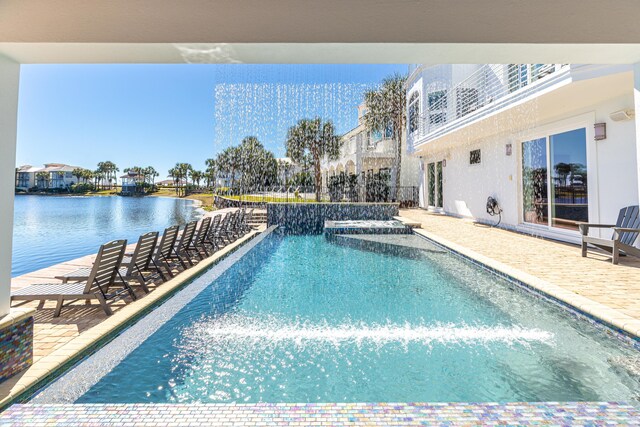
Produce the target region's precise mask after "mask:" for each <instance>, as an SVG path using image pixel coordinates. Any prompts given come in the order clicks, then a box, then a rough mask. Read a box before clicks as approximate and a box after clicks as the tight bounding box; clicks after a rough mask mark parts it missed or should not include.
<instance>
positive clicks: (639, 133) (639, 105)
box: [633, 62, 640, 245]
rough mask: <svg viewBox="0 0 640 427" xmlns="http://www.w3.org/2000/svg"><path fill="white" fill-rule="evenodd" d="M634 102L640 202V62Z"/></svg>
mask: <svg viewBox="0 0 640 427" xmlns="http://www.w3.org/2000/svg"><path fill="white" fill-rule="evenodd" d="M633 102H634V104H635V105H634V108H635V110H636V114H635V127H636V178H637V179H638V200H640V62H638V63H636V64H634V66H633ZM638 245H640V243H638Z"/></svg>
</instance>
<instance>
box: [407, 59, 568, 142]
mask: <svg viewBox="0 0 640 427" xmlns="http://www.w3.org/2000/svg"><path fill="white" fill-rule="evenodd" d="M568 68H569V67H568V65H566V64H486V65H484V66H482V67H481V68H480V69H478V71H476V72H475V73H473V74H472V75H471V76H469V77H468V78H466V79H465V80H463V81H462V82H460V83H459V84H457V85H455V86H452V87H450V88H448V89H444V90H440V91H435V92H430V93H428V94H425V96H426V102H424V104H423V105H426V112H425V113H424V114H421V115H417V116H416V118H414V119H412V118H411V111H410V113H409V119H408V121H409V127H410V128H412V127H413V132H410V138H411V142H412V143H413V145H414V146H415V145H418V144H421V143H423V142H426V141H427V140H430V139H433V138H435V137H437V136H440V135H442V134H444V133H446V132H448V131H449V130H452V129H454V128H458V127H461V126H464V125H465V124H467V123H469V122H471V121H473V120H475V119H477V118H478V117H481V116H482V115H483V113H484V114H490V113H491V112H493V111H496V110H497V109H500V108H503V107H505V106H507V105H509V104H510V103H513V102H516V101H518V100H520V99H522V98H523V97H526V96H529V95H530V94H531V93H532V91H533V90H535V88H539V87H541V83H540V81H541V80H544V81H551V79H549V77H550V76H553V75H558V73H559V72H561V71H563V70H567V69H568ZM410 110H411V107H410ZM412 120H414V121H413V123H412Z"/></svg>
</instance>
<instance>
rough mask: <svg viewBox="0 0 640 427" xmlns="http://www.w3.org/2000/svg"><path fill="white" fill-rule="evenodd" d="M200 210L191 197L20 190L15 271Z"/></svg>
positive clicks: (132, 236) (189, 216) (177, 221)
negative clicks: (37, 193)
mask: <svg viewBox="0 0 640 427" xmlns="http://www.w3.org/2000/svg"><path fill="white" fill-rule="evenodd" d="M197 216H198V212H197V211H196V209H194V207H193V202H192V201H191V200H180V199H172V198H161V197H145V198H126V197H117V196H113V197H77V196H74V197H43V196H18V197H16V200H15V215H14V226H13V264H12V269H11V275H12V276H13V277H15V276H19V275H21V274H25V273H28V272H30V271H34V270H38V269H40V268H44V267H48V266H51V265H53V264H57V263H59V262H63V261H67V260H70V259H73V258H77V257H80V256H83V255H88V254H91V253H94V252H96V251H97V249H98V246H99V245H101V244H102V243H105V242H107V241H110V240H114V239H122V238H125V239H127V240H129V242H131V243H133V242H135V241H136V240H137V239H138V236H139V235H140V234H143V233H145V232H148V231H162V229H163V228H165V227H167V226H168V225H171V224H184V223H186V222H187V221H190V220H191V219H194V218H196V217H197Z"/></svg>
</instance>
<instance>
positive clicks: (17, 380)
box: [0, 228, 272, 412]
mask: <svg viewBox="0 0 640 427" xmlns="http://www.w3.org/2000/svg"><path fill="white" fill-rule="evenodd" d="M270 231H272V230H270V229H269V228H267V229H260V230H256V231H252V232H250V233H249V234H247V235H245V236H243V237H241V238H240V239H238V240H236V241H235V242H233V243H232V244H230V245H228V246H226V247H225V248H223V249H221V250H220V251H218V252H216V253H215V254H214V255H212V256H210V257H209V258H206V259H205V260H203V261H201V262H200V263H198V264H197V265H195V266H194V267H192V268H190V269H189V270H187V271H185V272H183V273H181V274H180V275H178V276H176V277H175V278H173V279H171V280H169V281H167V282H166V283H163V284H162V285H161V286H159V287H157V289H155V290H154V291H153V292H151V293H150V294H149V295H146V296H145V297H144V298H141V299H139V300H138V301H135V303H132V304H129V305H127V306H125V307H123V308H122V309H120V310H118V311H117V312H115V313H114V314H113V315H112V316H110V317H108V318H107V319H105V320H104V321H103V322H101V323H99V324H98V325H96V326H94V327H92V328H91V329H89V330H88V331H86V332H84V333H83V334H81V335H79V336H77V337H76V338H74V339H72V340H71V341H69V342H68V343H66V344H65V345H63V346H62V347H60V348H59V349H57V350H55V351H54V352H52V353H51V354H49V355H47V356H45V357H43V358H42V359H40V360H38V361H37V362H36V363H34V364H33V365H32V366H31V367H30V368H29V369H27V370H26V371H24V373H22V374H18V375H16V376H14V377H12V378H9V379H8V380H6V381H5V382H3V383H1V384H0V412H2V411H4V410H5V409H7V408H8V407H9V406H11V405H12V404H13V403H16V402H20V401H23V400H25V399H26V398H28V397H30V396H31V395H33V394H34V393H35V392H36V391H38V390H39V389H41V388H43V387H44V386H45V385H47V384H49V383H51V382H52V381H53V380H55V379H56V378H58V377H59V376H60V375H62V374H63V373H64V372H66V371H67V370H68V369H70V368H71V367H73V366H74V365H76V364H77V363H79V362H80V361H81V360H83V359H84V358H86V357H88V356H89V355H90V354H92V353H94V352H95V351H97V350H98V349H100V348H101V347H103V346H104V345H105V344H106V343H107V342H109V341H111V340H113V339H114V338H115V337H117V336H118V335H119V334H120V333H122V332H123V331H124V330H126V329H127V328H128V327H129V326H131V325H132V324H134V323H135V322H137V321H138V320H140V319H141V318H143V317H144V316H145V315H146V314H148V313H149V312H150V311H152V310H153V309H154V308H155V307H157V306H159V305H161V304H162V303H164V302H165V301H167V300H168V299H169V298H171V297H173V296H174V295H175V294H176V293H178V292H179V291H180V290H182V289H184V288H185V287H186V286H187V285H188V284H189V283H191V282H192V281H193V280H195V279H196V278H197V277H199V276H201V275H202V274H204V273H205V272H206V271H208V270H209V269H210V268H211V267H213V266H215V265H216V264H218V263H220V262H221V261H223V260H224V259H226V258H227V257H229V256H230V255H232V254H233V253H234V252H236V251H237V250H239V249H240V248H242V247H243V246H244V245H245V244H247V243H249V242H250V241H252V240H253V239H254V238H256V237H258V236H260V235H263V234H269V233H270Z"/></svg>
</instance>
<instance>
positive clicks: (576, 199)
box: [549, 128, 589, 230]
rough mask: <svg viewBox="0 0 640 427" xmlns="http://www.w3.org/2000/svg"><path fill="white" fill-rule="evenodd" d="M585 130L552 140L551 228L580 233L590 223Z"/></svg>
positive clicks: (562, 134)
mask: <svg viewBox="0 0 640 427" xmlns="http://www.w3.org/2000/svg"><path fill="white" fill-rule="evenodd" d="M586 140H587V139H586V130H585V129H584V128H583V129H576V130H572V131H569V132H563V133H559V134H556V135H551V136H550V137H549V153H550V156H549V157H550V159H551V170H550V175H551V180H550V181H551V225H553V226H554V227H561V228H569V229H572V230H577V229H578V225H577V222H580V221H583V222H588V221H589V215H588V196H587V146H586Z"/></svg>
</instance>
